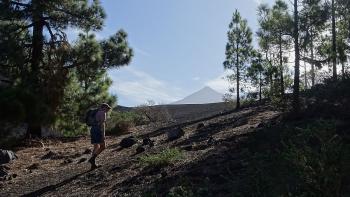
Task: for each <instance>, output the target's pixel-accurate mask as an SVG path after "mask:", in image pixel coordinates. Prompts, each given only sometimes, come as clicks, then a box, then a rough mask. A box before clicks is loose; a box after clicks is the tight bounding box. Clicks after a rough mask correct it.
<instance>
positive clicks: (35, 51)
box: [26, 0, 44, 137]
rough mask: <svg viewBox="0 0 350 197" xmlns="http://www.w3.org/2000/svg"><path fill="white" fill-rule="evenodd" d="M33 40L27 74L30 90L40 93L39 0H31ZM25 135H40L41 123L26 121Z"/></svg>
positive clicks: (41, 26) (41, 16)
mask: <svg viewBox="0 0 350 197" xmlns="http://www.w3.org/2000/svg"><path fill="white" fill-rule="evenodd" d="M32 5H33V11H32V17H33V23H34V25H33V40H32V57H31V61H30V62H31V72H30V76H29V82H28V83H30V85H31V86H32V89H31V91H32V92H33V93H34V94H35V95H40V81H39V79H38V76H39V72H40V71H39V67H40V64H41V62H42V59H43V46H44V36H43V31H44V21H43V12H42V5H41V1H40V0H33V1H32ZM26 136H27V137H31V136H37V137H40V136H41V125H40V124H39V125H38V124H37V123H32V122H28V130H27V134H26Z"/></svg>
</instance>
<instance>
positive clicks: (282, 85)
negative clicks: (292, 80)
mask: <svg viewBox="0 0 350 197" xmlns="http://www.w3.org/2000/svg"><path fill="white" fill-rule="evenodd" d="M279 50H280V51H279V52H280V55H279V56H280V77H281V81H280V83H281V84H280V87H281V97H282V99H283V98H284V80H283V57H282V53H283V52H282V34H281V33H280V35H279Z"/></svg>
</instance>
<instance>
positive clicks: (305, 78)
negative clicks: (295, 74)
mask: <svg viewBox="0 0 350 197" xmlns="http://www.w3.org/2000/svg"><path fill="white" fill-rule="evenodd" d="M306 74H307V72H306V62H304V83H305V89H307V76H306Z"/></svg>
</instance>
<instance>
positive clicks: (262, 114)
mask: <svg viewBox="0 0 350 197" xmlns="http://www.w3.org/2000/svg"><path fill="white" fill-rule="evenodd" d="M279 114H280V113H279V112H276V111H273V110H271V109H270V108H269V107H266V106H260V107H250V108H245V109H242V110H240V111H236V112H232V113H228V114H224V115H220V116H215V117H213V118H211V119H206V120H205V121H201V123H204V125H205V126H204V127H203V128H201V129H200V130H197V129H196V128H197V125H198V123H197V122H193V123H189V124H186V125H183V129H184V131H185V135H184V136H183V137H182V138H180V139H178V140H174V141H171V142H168V141H167V140H166V136H165V131H166V129H158V130H147V129H144V130H141V131H139V132H138V133H137V134H136V133H134V135H135V136H136V137H139V139H140V140H142V137H144V136H150V137H151V139H152V140H154V141H155V146H154V147H152V148H148V149H146V151H145V152H143V153H141V154H135V152H136V151H135V149H136V147H137V145H134V146H133V147H131V148H128V149H120V147H119V146H118V144H119V142H120V140H121V139H122V138H123V137H125V136H120V137H107V144H108V145H109V146H108V148H107V149H106V151H105V152H103V153H102V155H101V156H100V158H99V159H98V160H97V162H98V163H99V164H101V165H102V167H101V168H98V169H96V170H94V171H89V165H88V164H87V163H86V161H84V162H82V163H79V161H83V160H85V159H83V158H88V157H89V154H83V152H84V151H85V150H86V149H87V148H89V146H90V144H89V139H88V138H81V139H79V140H76V141H72V142H65V143H56V144H55V143H50V144H49V145H48V146H47V147H46V149H43V148H26V149H24V150H20V151H18V152H17V153H16V154H17V155H18V157H19V159H18V160H16V161H14V162H13V163H11V164H10V165H9V167H10V168H11V170H10V172H11V173H12V174H14V173H15V174H17V177H16V178H13V179H12V180H6V181H3V182H0V196H21V195H24V196H143V195H145V194H146V193H147V192H151V193H152V191H155V192H156V193H157V194H158V196H164V195H165V194H166V193H167V192H168V191H169V190H170V189H171V188H172V187H174V186H176V185H178V184H179V183H181V182H184V181H187V182H190V183H191V185H193V186H197V185H198V187H202V186H203V184H207V185H206V187H209V188H211V190H210V192H213V194H214V193H215V196H228V195H230V193H229V191H228V190H227V185H226V184H223V183H227V182H228V180H227V177H226V176H230V177H235V178H230V180H229V181H230V182H231V183H230V184H231V186H230V187H242V185H244V177H243V174H244V169H245V167H246V166H247V165H249V158H248V156H247V148H246V147H245V143H244V142H245V141H246V140H247V139H249V136H250V134H251V133H254V132H256V131H258V129H257V128H258V127H259V124H261V123H266V122H269V121H272V120H274V119H275V118H276V117H278V116H279ZM167 129H169V128H167ZM167 147H179V148H181V149H186V150H184V159H183V160H181V161H180V162H176V163H174V164H172V165H170V166H167V167H164V168H161V169H150V168H147V167H143V166H141V165H140V164H139V162H138V158H139V157H140V156H142V155H144V154H152V153H157V152H159V151H161V150H163V149H164V148H167ZM50 151H52V152H53V153H56V154H57V155H55V156H56V157H52V158H53V159H52V158H51V159H46V160H43V159H42V157H43V156H44V155H46V154H48V153H49V152H50ZM33 164H37V166H35V165H34V166H33ZM28 167H29V168H30V167H32V168H33V169H31V170H29V169H28ZM35 168H37V169H35ZM236 182H237V184H235V183H236ZM238 182H239V183H238ZM231 189H232V188H231ZM241 189H242V188H241ZM207 194H208V196H210V195H211V194H210V193H207Z"/></svg>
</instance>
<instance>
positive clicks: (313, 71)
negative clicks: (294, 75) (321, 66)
mask: <svg viewBox="0 0 350 197" xmlns="http://www.w3.org/2000/svg"><path fill="white" fill-rule="evenodd" d="M313 36H314V35H313V31H312V29H311V38H310V39H311V40H310V48H311V59H312V62H311V86H314V85H315V63H314V62H313V61H314V58H315V55H314V37H313Z"/></svg>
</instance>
